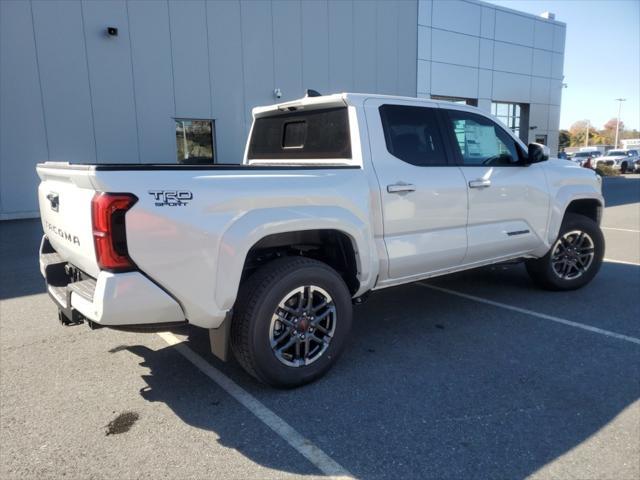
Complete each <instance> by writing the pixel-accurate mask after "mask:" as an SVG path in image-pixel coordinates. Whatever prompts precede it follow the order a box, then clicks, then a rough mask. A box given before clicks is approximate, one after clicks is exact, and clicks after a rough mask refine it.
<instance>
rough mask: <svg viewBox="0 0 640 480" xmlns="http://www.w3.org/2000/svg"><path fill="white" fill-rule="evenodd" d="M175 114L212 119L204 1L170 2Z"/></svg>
mask: <svg viewBox="0 0 640 480" xmlns="http://www.w3.org/2000/svg"><path fill="white" fill-rule="evenodd" d="M169 18H170V27H171V51H172V58H173V80H174V90H175V100H176V116H177V117H184V118H211V88H210V84H209V52H208V50H207V41H206V39H207V35H208V32H207V15H206V9H205V4H204V1H203V0H171V1H170V2H169Z"/></svg>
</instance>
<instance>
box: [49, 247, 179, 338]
mask: <svg viewBox="0 0 640 480" xmlns="http://www.w3.org/2000/svg"><path fill="white" fill-rule="evenodd" d="M66 265H67V263H66V262H65V261H64V260H62V258H61V257H60V256H59V255H58V254H57V253H56V252H55V251H53V249H52V248H51V245H50V244H49V242H48V240H47V239H46V237H43V240H42V244H41V246H40V272H41V273H42V276H43V277H44V278H45V280H46V283H47V291H48V293H49V295H50V296H51V298H52V299H53V301H54V302H55V303H56V304H57V305H58V307H59V308H60V309H61V310H62V311H63V312H64V314H65V316H66V317H67V318H69V319H75V318H78V317H80V318H82V317H84V318H85V319H88V320H90V321H92V322H94V323H96V324H99V325H103V326H106V327H145V326H146V327H151V326H158V325H159V324H168V325H172V324H176V323H184V322H186V320H185V316H184V312H183V311H182V308H181V307H180V305H179V304H178V303H177V302H176V301H175V300H174V299H173V297H171V296H170V295H169V294H168V293H167V292H165V291H164V290H162V289H161V288H160V287H158V286H157V285H156V284H155V283H153V282H152V281H151V280H149V279H148V278H147V277H145V276H144V275H143V274H141V273H140V272H125V273H111V272H104V271H101V272H100V273H99V274H98V277H97V278H95V279H94V278H89V277H84V278H82V279H81V280H77V279H76V280H77V281H71V280H70V278H69V276H68V275H66V272H65V266H66Z"/></svg>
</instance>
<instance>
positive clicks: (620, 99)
mask: <svg viewBox="0 0 640 480" xmlns="http://www.w3.org/2000/svg"><path fill="white" fill-rule="evenodd" d="M626 100H627V99H626V98H616V102H618V121H617V122H616V143H615V145H614V146H613V148H618V132H619V130H620V110H622V102H625V101H626Z"/></svg>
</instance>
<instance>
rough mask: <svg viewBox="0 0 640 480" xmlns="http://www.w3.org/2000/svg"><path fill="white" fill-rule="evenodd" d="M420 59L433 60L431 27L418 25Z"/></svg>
mask: <svg viewBox="0 0 640 480" xmlns="http://www.w3.org/2000/svg"><path fill="white" fill-rule="evenodd" d="M418 59H420V60H431V29H430V28H429V27H423V26H419V27H418Z"/></svg>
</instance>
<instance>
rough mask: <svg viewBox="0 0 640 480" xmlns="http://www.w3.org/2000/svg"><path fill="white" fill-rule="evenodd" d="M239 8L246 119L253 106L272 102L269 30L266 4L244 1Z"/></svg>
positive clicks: (271, 53)
mask: <svg viewBox="0 0 640 480" xmlns="http://www.w3.org/2000/svg"><path fill="white" fill-rule="evenodd" d="M240 7H241V9H240V11H241V13H242V52H243V55H244V98H245V102H246V108H247V119H248V118H250V113H251V109H252V108H253V107H255V106H257V105H264V104H267V103H273V101H274V97H273V90H274V89H275V85H274V75H275V74H274V70H273V43H272V42H273V30H272V22H271V18H272V17H271V3H270V2H252V1H247V0H245V1H242V2H240ZM247 127H248V126H247Z"/></svg>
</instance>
